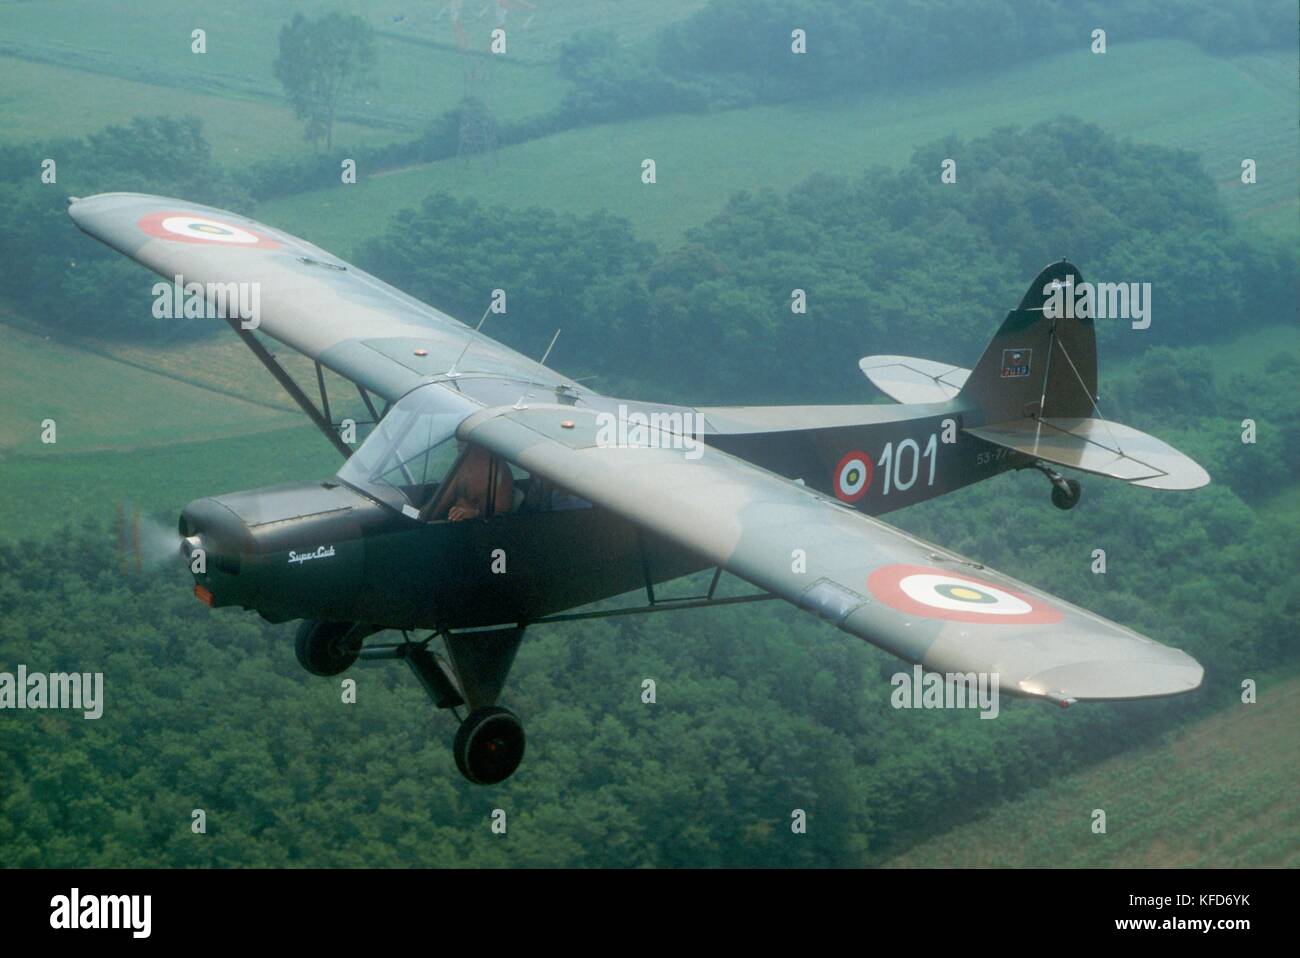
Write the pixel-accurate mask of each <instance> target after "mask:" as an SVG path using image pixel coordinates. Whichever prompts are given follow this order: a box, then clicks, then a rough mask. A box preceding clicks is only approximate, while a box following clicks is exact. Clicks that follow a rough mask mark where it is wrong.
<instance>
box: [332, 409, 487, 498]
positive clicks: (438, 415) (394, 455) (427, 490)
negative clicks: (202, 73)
mask: <svg viewBox="0 0 1300 958" xmlns="http://www.w3.org/2000/svg"><path fill="white" fill-rule="evenodd" d="M477 408H478V407H477V406H476V405H474V404H473V403H470V402H467V401H466V400H464V399H461V398H460V397H458V396H456V395H455V394H454V393H451V392H449V391H448V390H446V389H444V388H442V387H441V386H438V385H436V384H432V385H429V386H421V387H420V388H418V389H415V390H412V391H411V392H409V393H407V394H406V395H405V396H403V397H402V398H401V399H400V400H398V402H397V405H395V406H394V407H393V408H392V409H390V410H389V411H388V414H387V415H386V416H384V418H383V419H382V420H380V422H379V425H377V426H376V427H375V428H374V431H373V432H371V433H370V435H369V436H367V437H366V441H365V442H363V443H362V444H361V448H359V449H358V450H357V451H356V452H355V453H353V454H352V457H351V458H350V459H348V461H347V462H346V463H344V464H343V468H342V469H340V470H339V472H338V477H339V478H340V479H342V480H343V481H344V482H346V483H348V484H349V485H352V486H356V487H358V488H359V489H362V490H363V491H365V492H368V493H370V494H371V495H373V496H374V497H375V498H377V499H379V500H380V501H382V502H386V503H388V504H389V505H392V506H394V507H395V508H398V509H401V508H402V507H403V506H411V507H413V508H415V509H419V508H421V507H422V506H423V505H424V504H425V503H426V502H428V501H429V499H430V498H431V497H432V495H433V494H434V493H435V492H436V491H437V488H438V485H439V483H441V482H442V481H443V479H444V478H445V477H446V475H447V472H448V471H449V470H450V469H451V467H452V464H453V463H454V462H455V461H456V456H457V453H458V449H457V444H456V437H455V433H456V427H457V426H459V425H460V424H461V422H462V421H464V419H465V417H466V416H469V415H471V414H472V413H473V412H474V411H475V410H476V409H477Z"/></svg>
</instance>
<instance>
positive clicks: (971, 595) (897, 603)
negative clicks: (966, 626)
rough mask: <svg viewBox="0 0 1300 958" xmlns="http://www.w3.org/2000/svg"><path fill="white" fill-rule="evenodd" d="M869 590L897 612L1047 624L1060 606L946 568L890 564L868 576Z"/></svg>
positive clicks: (988, 621)
mask: <svg viewBox="0 0 1300 958" xmlns="http://www.w3.org/2000/svg"><path fill="white" fill-rule="evenodd" d="M867 591H868V592H870V593H871V594H872V595H873V596H874V597H875V598H877V599H878V600H880V601H881V602H883V603H884V604H885V605H887V606H889V607H890V608H891V609H897V610H898V611H899V612H905V613H907V614H908V615H919V616H924V617H925V618H927V619H947V620H949V621H953V622H978V623H982V624H984V625H1045V624H1050V623H1052V622H1060V621H1061V619H1062V618H1063V615H1062V613H1061V611H1060V610H1059V609H1057V608H1055V607H1053V606H1051V605H1048V604H1047V603H1046V602H1043V601H1041V600H1039V599H1035V598H1033V597H1032V596H1027V595H1023V594H1021V593H1019V592H1013V591H1011V590H1010V589H1003V588H1000V587H998V586H994V585H992V584H991V583H988V582H984V581H982V580H980V579H973V578H970V577H969V576H964V575H959V574H957V573H954V572H950V571H948V570H946V569H935V568H931V567H929V566H919V565H902V564H896V565H886V566H881V567H880V568H879V569H876V570H875V571H874V572H872V573H871V575H869V576H868V577H867Z"/></svg>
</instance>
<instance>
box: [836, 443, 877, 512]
mask: <svg viewBox="0 0 1300 958" xmlns="http://www.w3.org/2000/svg"><path fill="white" fill-rule="evenodd" d="M872 472H873V470H872V466H871V457H870V456H868V455H867V454H866V453H865V452H859V451H858V450H856V449H855V450H853V451H852V452H849V453H845V455H844V458H843V459H841V460H840V462H839V465H837V466H836V467H835V475H834V476H833V477H832V481H833V482H834V485H835V497H836V498H837V499H839V500H840V501H841V502H857V501H858V500H859V499H861V498H862V497H863V496H865V495H866V494H867V490H868V489H869V488H870V487H871V475H872Z"/></svg>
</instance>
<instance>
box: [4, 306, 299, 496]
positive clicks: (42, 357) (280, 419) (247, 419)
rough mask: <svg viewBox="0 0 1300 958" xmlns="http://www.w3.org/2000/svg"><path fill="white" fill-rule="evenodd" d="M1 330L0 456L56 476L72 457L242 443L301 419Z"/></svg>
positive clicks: (8, 328) (11, 329) (284, 411)
mask: <svg viewBox="0 0 1300 958" xmlns="http://www.w3.org/2000/svg"><path fill="white" fill-rule="evenodd" d="M0 329H2V330H3V336H4V344H5V348H4V349H3V350H0V409H2V410H3V411H4V415H3V416H0V454H5V455H8V454H10V453H21V454H25V455H35V457H36V458H38V459H43V460H45V462H46V470H47V471H48V472H49V473H51V474H53V473H56V472H58V471H59V470H58V469H57V467H56V466H55V463H56V462H61V461H62V460H63V457H65V456H67V455H71V454H72V453H78V452H87V451H90V450H102V449H107V448H120V449H133V448H135V447H137V446H141V445H159V444H170V443H175V442H176V441H177V440H178V439H179V438H191V437H192V438H198V437H202V436H209V437H212V438H221V437H225V436H234V435H242V434H246V433H250V432H261V431H265V430H268V429H281V428H284V427H285V426H287V425H290V424H292V423H296V422H298V421H299V420H300V419H301V414H300V413H296V412H291V411H289V410H288V409H286V408H279V409H276V408H268V407H267V406H265V405H259V404H255V403H251V402H247V401H245V400H242V399H239V398H237V397H236V396H235V395H224V396H218V395H215V394H214V393H212V392H211V391H209V390H207V389H202V388H199V387H197V386H194V385H190V384H188V383H185V382H182V381H179V380H177V379H173V378H170V377H168V376H162V375H158V374H157V373H155V372H151V371H148V370H145V369H140V368H137V367H135V366H131V365H127V364H126V363H122V362H118V361H115V360H113V359H111V358H108V357H105V356H100V355H96V354H94V353H91V352H87V351H86V350H82V349H77V348H75V347H72V346H66V345H63V344H62V343H59V342H56V341H54V340H49V339H45V338H43V337H41V336H36V335H33V334H31V333H27V332H23V331H21V330H18V329H15V328H14V327H12V326H4V327H0ZM250 358H251V357H250ZM45 419H53V420H54V421H55V422H56V424H57V439H58V441H57V442H56V443H54V444H53V445H44V444H42V442H41V426H40V424H41V422H42V421H43V420H45ZM6 465H8V463H7V464H6ZM8 473H9V469H8V468H6V469H5V474H6V478H9V476H8Z"/></svg>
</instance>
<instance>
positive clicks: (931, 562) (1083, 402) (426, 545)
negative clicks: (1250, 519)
mask: <svg viewBox="0 0 1300 958" xmlns="http://www.w3.org/2000/svg"><path fill="white" fill-rule="evenodd" d="M69 213H70V215H71V217H72V219H73V220H74V221H75V222H76V224H77V225H78V226H79V227H80V228H81V229H82V230H83V231H85V232H86V233H88V234H89V235H91V236H93V237H95V238H96V239H99V240H101V241H103V242H104V243H106V244H107V245H109V246H111V247H113V248H114V249H117V250H119V251H120V252H122V253H124V254H125V255H127V256H129V257H131V258H133V259H135V260H137V261H138V262H140V263H142V264H143V265H145V266H147V267H148V268H150V269H152V270H154V271H155V272H157V273H158V274H160V275H161V276H163V277H166V278H167V279H171V278H172V277H173V276H176V275H181V276H183V277H184V280H185V281H186V282H198V283H203V284H207V283H230V282H255V283H258V284H259V285H260V289H261V317H260V327H259V331H260V332H261V333H263V334H266V335H268V336H270V337H272V338H274V339H276V340H278V341H279V342H281V343H283V344H285V345H287V346H289V347H291V348H293V349H295V350H297V351H299V352H301V353H303V354H304V355H306V356H308V357H311V358H312V359H314V360H316V361H317V362H318V363H319V364H320V365H321V366H323V367H325V368H328V369H331V370H333V371H334V372H336V373H338V374H339V375H341V376H343V377H345V378H347V379H349V380H351V381H353V382H355V383H357V384H358V385H359V386H362V387H364V388H365V389H367V390H369V391H370V392H372V393H374V394H376V395H378V396H380V397H382V398H383V399H385V400H387V401H389V402H397V401H398V400H401V399H402V398H403V397H404V396H408V395H411V394H413V391H414V390H417V389H423V390H438V391H439V392H437V393H436V394H423V395H432V396H434V397H435V398H436V399H437V401H438V402H439V403H440V404H441V405H443V406H445V408H446V409H448V410H451V411H454V412H456V414H457V415H458V416H459V417H462V421H461V424H460V426H459V428H458V430H457V435H458V436H459V437H460V438H462V439H464V440H468V441H470V442H472V443H474V444H477V445H480V446H483V447H485V448H487V449H489V450H491V451H492V452H494V453H496V454H497V455H499V456H501V457H502V458H504V459H506V460H508V461H509V462H511V463H514V464H515V465H517V466H519V467H521V468H523V469H525V470H528V472H529V473H530V474H531V475H532V476H538V477H543V478H545V479H547V480H550V481H552V482H554V483H556V484H558V485H561V486H563V487H564V488H566V489H567V490H569V491H571V492H572V493H574V494H576V495H578V496H581V497H582V498H584V499H586V500H588V501H589V502H590V503H592V504H593V505H594V507H595V508H593V509H587V510H573V511H570V512H556V513H548V514H541V515H516V514H514V513H508V514H504V515H498V516H492V517H490V518H487V519H482V520H474V521H470V522H463V523H450V522H427V521H421V520H419V519H415V518H411V517H410V516H409V515H406V514H403V513H402V512H400V511H398V510H396V509H395V508H393V507H392V505H391V504H389V503H385V502H381V501H379V500H378V499H375V498H373V497H369V496H367V495H365V494H363V492H362V491H360V490H357V489H354V488H351V487H350V486H348V485H346V484H340V483H339V482H328V481H327V482H325V483H320V482H317V483H304V484H301V485H295V486H290V487H280V488H277V489H272V490H254V491H252V492H248V493H238V494H235V495H229V496H223V497H217V498H213V499H203V500H198V501H197V502H196V503H192V504H191V505H190V507H188V508H187V509H186V512H185V515H184V516H183V518H182V529H181V531H182V534H190V533H191V532H196V531H199V530H201V531H202V532H203V534H205V535H207V536H209V537H211V538H212V540H213V541H214V542H219V543H221V548H220V549H218V550H217V552H218V553H219V554H218V555H217V556H216V557H215V559H214V562H213V563H212V568H211V569H210V570H209V571H208V572H207V573H205V574H204V575H203V576H201V577H199V581H200V584H203V585H205V586H206V587H208V588H210V589H211V591H212V593H213V595H214V596H215V598H216V601H215V603H214V604H216V605H241V606H244V607H246V608H254V609H257V610H259V611H261V612H262V613H263V614H264V615H265V616H267V617H268V618H271V619H273V620H276V621H280V620H284V619H289V618H298V617H303V618H307V617H314V618H329V619H336V620H343V621H353V622H366V623H370V624H372V625H373V626H374V627H375V628H376V629H378V628H415V627H428V628H438V629H460V628H465V627H470V626H480V625H488V624H502V623H519V624H527V623H528V622H530V621H535V620H536V619H538V618H541V617H542V616H544V615H547V614H551V613H553V612H555V611H558V610H563V609H570V608H575V607H577V606H580V605H583V604H586V603H590V602H592V601H595V600H596V599H599V598H603V597H608V596H613V595H618V594H621V593H623V592H626V591H628V590H630V589H632V588H636V587H637V586H639V585H642V584H644V582H645V581H646V580H651V581H655V582H659V581H664V580H666V579H671V578H674V577H677V576H680V575H683V574H686V573H688V572H691V571H694V570H697V569H702V568H709V567H712V566H717V567H720V568H724V569H726V570H727V571H729V572H731V573H733V574H735V575H736V576H738V577H740V578H742V579H745V580H747V581H748V582H751V583H753V584H754V585H756V586H758V587H759V588H760V589H762V590H765V591H767V592H769V593H771V594H773V595H776V596H779V597H781V598H784V599H786V600H788V601H790V602H792V603H794V604H795V605H797V606H799V607H801V608H804V609H806V610H808V611H811V612H813V613H814V614H816V615H818V616H820V617H822V618H823V619H825V620H827V621H828V622H830V623H831V624H833V625H835V626H836V627H838V628H840V629H842V630H844V631H846V632H848V633H850V634H852V635H855V636H859V637H861V638H863V639H866V640H867V641H869V642H872V643H874V644H876V645H878V646H880V647H881V648H884V649H886V650H888V651H890V652H892V653H893V654H895V655H897V656H899V657H900V658H903V659H906V660H908V661H910V662H915V663H920V664H922V665H923V666H925V667H926V668H928V669H932V670H935V671H940V672H959V673H969V672H996V673H998V674H999V676H1000V683H1001V687H1002V688H1003V690H1005V691H1011V692H1015V693H1019V694H1023V695H1028V696H1038V697H1043V698H1047V699H1050V700H1054V701H1058V702H1061V703H1068V702H1069V701H1073V700H1076V699H1116V698H1135V697H1145V696H1157V695H1169V694H1175V693H1180V692H1186V691H1189V690H1191V689H1194V688H1196V687H1197V686H1199V684H1200V682H1201V679H1202V669H1201V667H1200V665H1199V664H1198V663H1197V662H1196V661H1195V660H1194V659H1192V658H1191V657H1190V656H1188V655H1187V654H1185V653H1183V652H1181V651H1179V650H1177V649H1172V648H1169V647H1166V646H1163V645H1160V644H1158V643H1156V642H1153V641H1152V640H1150V639H1148V638H1146V637H1144V636H1141V635H1139V634H1137V633H1136V632H1133V631H1131V630H1129V629H1127V628H1125V627H1123V626H1120V625H1117V624H1115V623H1113V622H1109V621H1107V620H1105V619H1103V618H1101V617H1099V616H1097V615H1094V614H1093V613H1090V612H1088V611H1086V610H1084V609H1080V608H1078V607H1076V606H1073V605H1070V604H1069V603H1066V602H1063V601H1062V600H1060V599H1057V598H1054V597H1052V596H1050V595H1047V594H1046V593H1043V592H1041V591H1039V590H1036V589H1034V588H1033V587H1031V586H1028V585H1026V584H1024V583H1021V582H1017V581H1016V580H1014V579H1011V578H1008V577H1006V576H1003V575H1001V574H999V573H997V572H995V571H993V570H991V569H988V568H986V567H984V566H982V565H980V564H978V563H975V562H972V561H970V560H968V559H965V558H962V557H961V556H957V555H955V554H953V553H951V552H949V551H947V550H944V549H942V548H940V547H938V546H934V545H931V544H929V543H926V542H923V541H921V540H919V539H916V538H914V537H912V536H909V535H907V534H905V533H903V532H900V531H899V530H897V529H895V528H892V527H891V526H888V525H886V524H885V523H883V522H881V521H879V520H877V519H875V518H872V517H873V516H878V515H881V514H884V513H887V512H889V511H891V510H893V509H897V508H901V507H903V506H906V505H911V504H913V503H916V502H920V501H924V500H926V499H929V498H933V497H935V496H938V495H942V494H944V493H946V492H949V491H952V490H954V489H957V488H960V487H962V486H965V485H969V484H970V483H973V482H978V481H980V480H982V479H986V478H989V477H991V476H994V475H997V474H999V473H1002V472H1005V471H1007V470H1009V469H1013V468H1022V467H1025V466H1028V465H1033V464H1034V463H1035V462H1036V461H1037V460H1040V459H1041V460H1045V461H1047V462H1054V463H1060V464H1065V465H1069V466H1071V467H1073V468H1078V469H1081V470H1084V471H1089V472H1095V473H1098V474H1101V475H1108V476H1114V477H1117V478H1121V479H1125V480H1127V481H1133V482H1135V483H1137V484H1142V485H1151V486H1155V487H1158V488H1195V487H1196V486H1199V485H1203V484H1204V483H1205V482H1207V481H1208V479H1209V477H1208V476H1206V475H1205V473H1204V471H1203V470H1201V469H1200V467H1199V466H1196V465H1195V463H1192V462H1191V461H1190V460H1188V459H1187V458H1186V457H1185V456H1182V455H1181V454H1180V453H1178V452H1177V451H1175V450H1173V449H1171V448H1170V447H1168V446H1166V445H1165V444H1163V443H1160V442H1159V441H1158V440H1156V439H1154V438H1153V437H1150V436H1145V435H1143V434H1141V433H1138V432H1137V431H1136V430H1130V429H1127V427H1118V426H1116V425H1115V424H1109V423H1104V421H1102V420H1097V419H1093V418H1091V417H1092V415H1093V412H1094V408H1095V407H1094V400H1095V398H1096V382H1097V372H1096V350H1095V338H1094V335H1093V330H1092V324H1091V321H1089V320H1080V319H1073V318H1071V319H1065V318H1063V317H1061V318H1049V317H1048V316H1047V315H1045V312H1044V301H1045V299H1046V298H1047V294H1048V289H1049V288H1051V287H1053V284H1069V283H1071V282H1080V281H1081V277H1080V275H1079V272H1078V270H1077V269H1076V268H1075V267H1074V266H1072V265H1071V264H1069V263H1065V262H1061V263H1055V264H1052V265H1051V266H1048V267H1047V268H1045V269H1044V270H1043V271H1042V273H1040V275H1039V276H1038V277H1037V278H1036V279H1035V280H1034V282H1033V284H1031V286H1030V289H1029V291H1028V292H1027V293H1026V295H1025V298H1024V299H1023V300H1022V302H1021V303H1020V304H1019V306H1018V307H1017V308H1016V309H1014V310H1012V311H1011V312H1010V313H1009V314H1008V316H1007V318H1006V320H1005V321H1004V323H1003V324H1002V327H1001V328H1000V329H999V330H998V332H997V334H996V335H995V337H994V339H993V341H992V342H991V343H990V345H989V347H988V349H987V350H986V351H985V353H984V355H983V356H982V358H981V359H980V361H979V362H978V363H977V364H976V366H975V367H974V368H973V369H972V370H970V371H967V370H964V369H960V368H958V367H955V366H948V365H946V364H941V363H934V362H932V361H927V360H912V359H908V358H907V357H896V356H882V357H871V358H869V359H866V360H863V362H862V367H863V371H864V373H866V375H867V376H868V378H870V379H871V380H872V381H873V382H875V383H876V384H877V385H878V386H880V387H881V388H882V389H883V390H884V391H886V392H887V393H888V394H890V395H892V396H894V397H895V398H898V399H902V400H905V401H906V402H905V404H901V405H854V406H785V407H709V408H700V409H694V408H691V407H682V406H671V405H663V404H655V403H645V402H632V401H627V400H617V399H613V398H610V397H605V396H601V395H599V394H598V393H595V392H594V391H592V390H590V389H587V388H585V387H582V386H580V385H578V384H575V383H573V382H572V381H571V380H569V379H567V378H566V377H564V376H563V375H561V374H559V373H557V372H555V371H553V370H551V369H549V368H547V367H545V366H542V365H541V364H539V363H537V362H535V361H533V360H531V359H528V358H527V357H524V356H522V355H520V354H518V353H516V352H514V351H512V350H510V349H508V348H506V347H504V346H502V345H500V344H498V343H496V342H494V341H493V340H491V339H490V338H488V337H487V336H485V335H483V334H481V333H478V332H476V331H475V330H473V329H471V328H470V327H468V326H466V325H464V324H463V323H460V322H459V321H457V320H455V319H453V318H452V317H450V316H447V315H446V314H444V313H441V312H439V311H437V310H435V309H432V308H431V307H428V306H426V305H424V304H422V303H419V302H417V301H416V300H414V299H412V298H411V297H409V296H406V295H405V294H403V293H401V292H399V291H398V290H396V289H394V288H392V287H391V286H388V285H387V284H385V283H383V282H381V281H380V280H378V279H376V278H375V277H373V276H370V275H369V274H367V273H364V272H363V271H361V270H358V269H356V268H355V267H353V266H350V265H348V264H346V263H342V262H341V261H339V260H338V259H337V258H335V257H333V256H331V255H330V254H328V253H326V252H325V251H323V250H320V249H319V248H317V247H315V246H312V245H311V244H309V243H306V242H305V241H303V240H300V239H298V238H296V237H293V236H290V235H289V234H286V233H283V232H281V231H278V230H275V229H273V228H271V227H268V226H265V225H263V224H260V223H256V222H254V221H252V220H249V219H246V218H244V217H241V216H238V215H236V214H232V213H228V212H225V211H222V210H215V209H211V208H209V207H203V206H198V205H195V204H192V203H187V202H185V201H183V200H176V199H167V198H163V197H153V196H144V195H139V194H128V193H114V194H103V195H100V196H95V197H90V198H88V199H80V200H74V201H73V202H72V203H71V205H70V207H69ZM206 221H212V223H206ZM169 223H170V224H171V225H170V226H168V225H167V224H169ZM212 224H215V225H212ZM191 228H193V229H194V230H195V232H194V235H189V234H188V233H187V232H186V231H187V230H189V229H191ZM201 230H208V231H211V232H210V234H208V235H204V234H203V233H201V232H199V231H201ZM169 231H170V232H169ZM213 235H215V236H216V237H217V238H215V239H214V238H212V236H213ZM467 347H468V348H467ZM620 406H622V407H625V409H627V410H631V411H635V412H641V413H644V414H645V415H646V416H652V415H653V416H656V417H659V418H658V419H657V420H656V422H657V424H658V425H657V428H655V429H652V430H651V433H654V434H656V435H658V436H659V437H660V438H663V439H666V440H668V441H667V442H665V443H664V445H668V446H672V445H674V444H677V445H680V440H682V439H683V438H686V439H690V440H692V441H698V442H702V443H703V446H702V447H700V448H699V449H698V450H697V451H699V452H700V453H701V454H700V455H699V456H698V457H694V456H692V455H688V454H687V453H686V452H685V451H683V450H682V449H681V448H649V447H647V448H629V447H609V446H607V445H598V444H597V442H596V438H597V434H598V431H599V428H600V419H599V418H598V417H599V416H601V415H605V416H609V415H612V414H614V413H615V412H617V411H618V410H619V408H620ZM674 416H675V417H678V418H677V419H674V418H673V417H674ZM683 417H684V418H683ZM673 422H686V423H693V424H697V425H698V424H702V426H700V427H699V428H695V426H692V427H690V428H689V429H684V431H685V432H686V433H688V434H687V435H685V436H683V435H676V434H670V435H665V433H666V432H667V433H672V432H673V427H672V426H671V425H668V426H665V425H664V424H665V423H669V424H671V423H673ZM1107 428H1110V429H1114V430H1116V431H1115V432H1114V433H1111V434H1110V435H1111V436H1112V437H1119V438H1120V439H1122V441H1123V443H1124V448H1123V449H1122V450H1121V449H1120V448H1119V447H1118V443H1116V442H1111V444H1110V445H1106V444H1105V443H1106V440H1104V439H1103V438H1102V437H1103V435H1104V430H1105V429H1107ZM674 440H676V441H677V442H676V443H674ZM1134 450H1136V452H1135V451H1134ZM326 542H329V543H330V544H331V548H332V549H333V550H334V553H333V555H332V556H331V559H332V560H334V561H332V568H329V567H330V566H331V562H300V563H291V562H289V561H288V558H287V557H289V553H291V552H294V551H295V550H298V551H302V550H311V549H317V548H319V547H323V544H324V543H326ZM496 548H505V549H506V550H507V553H508V554H509V555H510V562H511V567H510V568H511V572H512V573H513V574H511V575H509V576H494V575H492V574H490V573H489V571H488V566H489V559H488V558H487V557H488V556H489V555H490V554H491V552H492V550H493V549H496ZM799 556H802V560H800V561H802V562H803V563H805V567H803V568H800V565H799V561H796V560H797V559H798V557H799ZM223 565H224V568H223Z"/></svg>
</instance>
